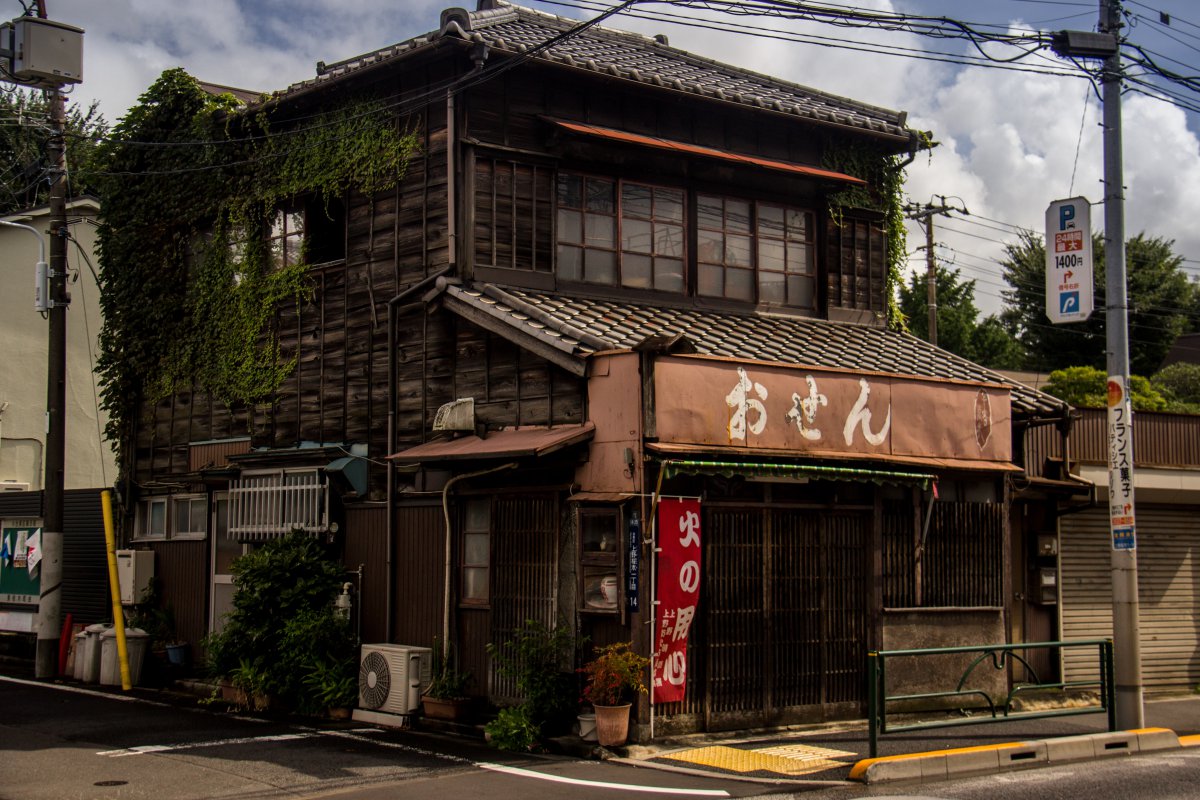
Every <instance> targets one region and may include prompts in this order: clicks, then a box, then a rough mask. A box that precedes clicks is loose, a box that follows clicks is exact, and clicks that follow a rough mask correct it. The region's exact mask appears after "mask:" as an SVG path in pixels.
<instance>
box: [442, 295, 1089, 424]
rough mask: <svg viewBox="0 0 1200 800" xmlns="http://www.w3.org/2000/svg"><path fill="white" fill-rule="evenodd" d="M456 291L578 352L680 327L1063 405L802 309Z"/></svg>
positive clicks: (1017, 406)
mask: <svg viewBox="0 0 1200 800" xmlns="http://www.w3.org/2000/svg"><path fill="white" fill-rule="evenodd" d="M446 291H447V293H449V294H450V295H451V296H452V297H454V298H455V299H456V300H459V301H461V302H463V303H466V304H468V305H470V306H473V307H475V308H476V309H478V310H480V311H481V312H483V313H485V314H487V315H488V317H490V318H492V319H499V320H503V321H504V322H505V323H506V324H508V325H510V326H512V327H513V328H514V329H515V330H518V331H522V332H524V333H528V334H533V335H536V336H537V338H538V339H539V340H541V341H543V342H548V343H551V344H552V346H554V347H555V348H556V349H558V350H560V351H562V352H563V353H566V354H570V355H573V356H577V357H580V358H582V357H584V356H587V355H588V354H590V353H595V352H598V351H601V350H621V349H629V348H632V347H634V346H636V345H638V344H640V343H641V342H643V341H644V340H646V339H647V338H649V337H652V336H661V337H672V336H677V335H682V336H684V337H686V338H687V340H688V341H689V342H691V344H692V345H694V346H695V348H696V352H698V353H701V354H703V355H713V356H724V357H727V358H744V359H750V360H756V361H775V362H780V363H786V364H802V365H805V366H812V367H826V368H829V369H844V370H863V371H870V372H886V373H892V374H899V375H914V376H917V377H922V378H944V379H950V380H965V381H977V382H980V383H993V384H999V385H1003V386H1007V387H1009V388H1010V389H1011V391H1012V402H1013V409H1014V411H1016V412H1018V413H1020V414H1023V415H1027V416H1059V415H1061V414H1062V413H1064V412H1065V410H1066V409H1067V406H1066V404H1065V403H1063V402H1062V401H1061V400H1059V399H1057V398H1055V397H1051V396H1050V395H1048V394H1045V393H1043V392H1039V391H1037V390H1035V389H1031V388H1029V387H1027V386H1023V385H1021V384H1020V383H1017V382H1015V381H1012V380H1009V379H1007V378H1005V377H1004V376H1003V375H1000V374H999V373H996V372H993V371H992V370H989V369H987V368H985V367H981V366H979V365H978V364H975V363H973V362H971V361H968V360H966V359H965V358H961V357H959V356H956V355H954V354H953V353H949V352H947V351H945V350H941V349H939V348H937V347H934V346H933V345H931V344H929V343H928V342H925V341H922V340H920V339H917V338H916V337H914V336H910V335H908V334H905V333H897V332H895V331H888V330H883V329H880V328H872V327H867V326H863V325H850V324H845V323H837V322H829V321H826V320H820V319H813V318H809V317H785V316H776V315H770V316H768V315H763V314H734V313H730V312H727V311H712V310H705V309H697V308H664V307H660V306H651V305H643V304H639V303H632V302H615V301H612V300H598V299H592V298H581V297H570V296H566V295H562V294H549V293H544V292H537V291H530V290H526V289H513V288H503V289H502V288H500V287H498V286H494V285H491V284H474V285H469V286H456V285H453V284H451V285H448V286H446Z"/></svg>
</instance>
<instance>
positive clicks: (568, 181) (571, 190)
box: [558, 175, 583, 208]
mask: <svg viewBox="0 0 1200 800" xmlns="http://www.w3.org/2000/svg"><path fill="white" fill-rule="evenodd" d="M558 204H559V205H560V206H566V207H568V208H583V178H581V177H579V176H578V175H559V176H558Z"/></svg>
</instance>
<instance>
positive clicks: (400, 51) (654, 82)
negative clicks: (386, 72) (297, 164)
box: [271, 0, 912, 143]
mask: <svg viewBox="0 0 1200 800" xmlns="http://www.w3.org/2000/svg"><path fill="white" fill-rule="evenodd" d="M493 5H494V6H495V7H494V8H490V9H487V10H483V11H474V12H470V13H469V14H468V15H467V18H468V20H469V24H467V25H463V24H460V23H459V22H457V21H453V20H451V21H448V22H446V24H445V25H444V26H443V27H442V28H441V30H438V31H432V32H430V33H426V34H423V35H421V36H417V37H414V38H412V39H409V40H407V41H405V42H401V43H399V44H395V45H391V46H389V47H385V48H382V49H379V50H375V51H373V52H371V53H366V54H364V55H361V56H356V57H354V58H351V59H347V60H345V61H340V62H337V63H335V64H328V65H326V64H324V63H321V64H318V67H317V76H316V77H314V78H312V79H310V80H307V81H302V82H300V83H296V84H293V85H292V86H290V87H288V88H287V89H285V90H283V91H281V92H277V93H275V95H274V96H273V97H272V98H271V99H272V100H281V99H286V98H290V97H292V96H295V95H299V94H304V93H307V92H309V91H312V90H315V89H317V88H319V87H321V86H324V85H326V84H329V83H332V82H335V81H338V80H341V79H343V78H346V77H348V76H350V75H353V74H355V73H359V72H362V71H364V70H367V69H370V68H373V67H379V66H381V65H383V64H385V63H388V62H392V61H395V60H397V59H400V58H403V57H407V56H409V55H411V54H413V53H415V52H418V51H422V50H425V49H428V48H431V47H433V46H434V45H436V44H437V43H438V42H440V41H444V40H451V41H453V40H456V39H457V40H459V41H461V42H466V43H477V44H483V45H486V46H487V47H488V48H489V50H492V51H496V52H501V53H505V54H508V55H510V56H514V57H521V56H523V55H524V54H526V53H528V52H529V51H531V50H532V49H533V48H536V47H537V46H539V45H541V44H542V43H544V42H546V41H548V40H550V39H552V38H554V37H555V36H558V35H559V34H561V33H563V32H565V31H568V30H570V29H571V28H573V27H575V26H576V25H578V24H579V22H580V21H579V20H574V19H569V18H566V17H559V16H555V15H553V14H547V13H544V12H541V11H535V10H533V9H530V8H524V7H522V6H517V5H510V4H508V3H504V2H502V0H495V2H494V3H493ZM534 58H535V59H536V60H537V61H540V62H544V63H551V64H556V65H559V66H562V67H566V68H573V69H578V70H583V71H587V72H592V73H595V74H598V75H606V76H610V77H613V78H617V79H624V80H630V81H633V82H635V83H641V84H645V85H649V86H654V87H658V88H661V89H666V90H668V91H675V92H679V93H682V94H690V95H693V96H699V97H707V98H711V99H715V100H722V101H726V102H729V103H734V104H737V105H743V106H748V107H751V108H757V109H764V110H768V111H775V112H778V113H782V114H788V115H793V116H795V117H798V118H800V119H804V120H806V121H809V122H811V123H814V124H817V125H826V126H835V127H842V128H852V129H857V130H859V131H861V132H863V133H868V134H872V135H875V136H880V137H883V138H887V139H891V140H894V141H896V142H898V143H900V142H910V141H911V140H912V132H911V131H910V130H909V129H908V128H907V127H906V125H905V120H906V116H907V115H906V114H905V113H904V112H898V111H892V110H889V109H885V108H879V107H876V106H871V105H867V104H865V103H860V102H857V101H854V100H850V99H848V98H845V97H839V96H837V95H833V94H828V93H825V92H821V91H818V90H816V89H811V88H808V87H805V86H801V85H799V84H794V83H789V82H787V81H782V80H779V79H777V78H773V77H770V76H768V75H762V74H760V73H757V72H752V71H750V70H746V69H742V68H740V67H735V66H732V65H729V64H723V63H721V62H719V61H714V60H712V59H707V58H703V57H701V56H697V55H694V54H692V53H689V52H687V51H685V50H680V49H678V48H675V47H670V46H669V45H667V44H665V43H662V42H660V41H658V40H656V39H653V38H651V37H648V36H642V35H641V34H636V33H629V32H626V31H620V30H615V29H613V28H607V27H604V26H600V25H596V26H593V27H591V28H588V29H587V30H585V31H583V32H582V33H580V34H579V35H577V36H574V37H572V38H570V39H567V40H565V41H563V42H561V43H559V44H557V45H555V46H554V47H553V48H551V49H549V50H546V51H544V52H541V53H538V54H537V55H536V56H534ZM493 63H495V62H493ZM486 70H487V67H486V66H485V67H484V74H486Z"/></svg>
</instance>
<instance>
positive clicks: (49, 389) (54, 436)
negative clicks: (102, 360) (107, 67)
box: [34, 88, 70, 679]
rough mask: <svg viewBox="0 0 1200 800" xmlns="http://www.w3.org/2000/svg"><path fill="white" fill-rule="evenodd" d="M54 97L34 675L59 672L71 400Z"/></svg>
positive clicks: (62, 122) (59, 115) (60, 152)
mask: <svg viewBox="0 0 1200 800" xmlns="http://www.w3.org/2000/svg"><path fill="white" fill-rule="evenodd" d="M47 94H48V95H49V99H50V103H49V105H50V139H49V141H48V142H47V144H46V153H47V156H48V160H49V162H50V231H49V233H50V262H49V265H50V292H49V298H48V299H49V301H50V309H49V311H48V312H47V314H48V315H49V318H50V343H49V353H48V362H47V372H46V477H45V495H44V497H45V508H44V510H43V514H42V561H41V566H40V567H39V569H40V570H41V596H40V598H39V599H38V618H37V650H36V652H35V661H34V676H35V677H37V678H40V679H49V678H53V677H54V676H55V675H57V674H58V645H59V638H60V636H61V630H60V628H61V626H62V548H63V465H64V463H65V450H66V406H67V304H68V303H69V302H70V297H69V296H68V295H67V170H66V162H67V159H66V140H65V138H64V129H65V127H66V114H65V112H64V110H63V96H62V92H60V91H59V90H58V89H57V88H55V89H51V90H49V91H48V92H47Z"/></svg>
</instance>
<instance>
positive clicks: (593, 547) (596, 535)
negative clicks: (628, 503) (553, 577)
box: [577, 506, 625, 615]
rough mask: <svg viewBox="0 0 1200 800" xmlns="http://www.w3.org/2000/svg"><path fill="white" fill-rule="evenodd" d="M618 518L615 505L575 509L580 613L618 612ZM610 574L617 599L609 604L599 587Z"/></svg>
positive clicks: (620, 589) (621, 592) (621, 593)
mask: <svg viewBox="0 0 1200 800" xmlns="http://www.w3.org/2000/svg"><path fill="white" fill-rule="evenodd" d="M621 519H622V516H621V509H620V508H618V507H616V506H597V507H581V508H580V509H579V511H578V520H579V536H578V540H579V559H578V560H579V570H578V573H577V581H578V603H577V605H578V607H579V610H580V611H581V612H584V613H588V614H612V615H616V614H619V613H620V611H621V607H622V604H623V602H624V599H625V592H624V587H623V585H622V584H623V582H622V580H621V576H622V564H621V554H622V552H623V549H622V548H623V543H624V540H623V536H622V525H621ZM606 545H607V546H606ZM609 576H611V577H612V578H613V579H614V580H615V581H616V598H615V600H614V602H613V604H612V605H611V606H610V605H608V604H607V603H606V602H605V601H604V600H603V594H602V591H603V590H602V589H601V582H602V581H603V580H604V579H605V578H606V577H609Z"/></svg>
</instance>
